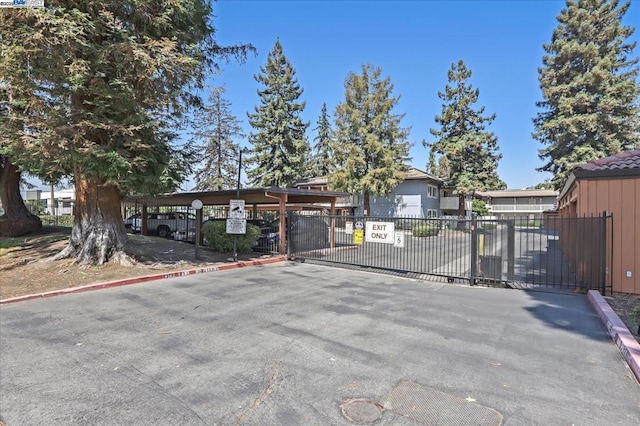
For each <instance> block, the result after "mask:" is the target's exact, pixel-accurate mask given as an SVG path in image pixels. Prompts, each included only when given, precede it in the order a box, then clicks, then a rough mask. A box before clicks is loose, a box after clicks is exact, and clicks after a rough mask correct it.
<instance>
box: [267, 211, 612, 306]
mask: <svg viewBox="0 0 640 426" xmlns="http://www.w3.org/2000/svg"><path fill="white" fill-rule="evenodd" d="M611 227H612V217H611V216H607V215H603V216H601V217H580V218H562V217H550V218H545V219H544V220H540V219H538V220H530V219H526V218H516V219H483V218H480V219H476V218H473V219H434V218H426V219H425V218H392V217H371V216H369V217H359V216H322V215H301V214H296V213H290V214H289V215H288V220H287V243H288V244H287V246H288V252H289V255H290V256H291V257H297V258H304V259H312V260H315V261H319V262H328V263H332V264H341V265H350V266H357V267H366V268H376V269H382V270H390V271H403V272H411V273H416V274H420V275H422V276H424V277H429V276H431V277H437V278H446V279H448V280H449V281H454V280H468V281H469V282H471V283H472V284H500V285H507V286H511V287H518V288H531V289H539V288H553V289H565V290H578V291H586V290H589V289H597V290H600V291H601V292H603V294H604V293H606V291H607V290H608V291H609V292H610V291H611V288H612V285H611V277H610V274H608V273H607V271H609V270H610V269H611V268H610V265H611V260H612V249H611V247H612V242H611ZM274 248H275V246H274Z"/></svg>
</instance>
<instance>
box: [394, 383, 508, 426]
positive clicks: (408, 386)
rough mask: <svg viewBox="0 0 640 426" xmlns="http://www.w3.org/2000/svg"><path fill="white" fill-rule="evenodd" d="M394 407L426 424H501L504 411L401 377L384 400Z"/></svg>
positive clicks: (494, 425) (484, 425)
mask: <svg viewBox="0 0 640 426" xmlns="http://www.w3.org/2000/svg"><path fill="white" fill-rule="evenodd" d="M382 406H383V407H384V409H385V410H389V411H393V412H394V413H396V414H399V415H401V416H404V417H408V418H410V419H412V420H414V421H416V422H418V423H420V424H425V425H433V426H439V425H475V426H500V425H501V424H502V414H500V413H499V412H497V411H496V410H494V409H493V408H489V407H485V406H483V405H480V404H476V403H475V402H469V401H468V400H466V399H463V398H458V397H457V396H453V395H449V394H447V393H444V392H440V391H437V390H435V389H431V388H428V387H424V386H421V385H418V384H416V383H410V382H405V381H402V382H400V383H398V386H396V387H395V388H393V389H392V390H391V392H389V394H388V395H387V396H386V397H385V398H384V400H383V401H382Z"/></svg>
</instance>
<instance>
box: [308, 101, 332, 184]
mask: <svg viewBox="0 0 640 426" xmlns="http://www.w3.org/2000/svg"><path fill="white" fill-rule="evenodd" d="M313 130H315V131H316V137H315V138H314V139H313V140H314V141H315V146H314V151H315V154H314V155H312V157H311V168H310V169H311V175H312V176H327V175H329V174H330V173H331V172H333V171H334V170H335V169H336V159H335V155H334V151H335V138H334V135H333V129H332V128H331V122H330V120H329V113H328V112H327V104H326V103H323V104H322V110H321V111H320V117H319V118H318V127H316V128H315V129H313Z"/></svg>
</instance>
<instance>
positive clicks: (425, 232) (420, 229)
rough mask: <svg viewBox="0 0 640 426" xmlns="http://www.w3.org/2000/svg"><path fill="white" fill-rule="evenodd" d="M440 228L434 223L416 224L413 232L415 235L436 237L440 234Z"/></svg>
mask: <svg viewBox="0 0 640 426" xmlns="http://www.w3.org/2000/svg"><path fill="white" fill-rule="evenodd" d="M439 232H440V229H439V228H438V227H437V226H433V225H418V226H414V227H413V230H412V234H413V236H414V237H434V236H436V235H438V233H439Z"/></svg>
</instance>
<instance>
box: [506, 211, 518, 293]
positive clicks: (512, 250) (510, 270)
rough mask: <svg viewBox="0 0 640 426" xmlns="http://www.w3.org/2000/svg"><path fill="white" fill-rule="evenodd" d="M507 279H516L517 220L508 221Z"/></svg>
mask: <svg viewBox="0 0 640 426" xmlns="http://www.w3.org/2000/svg"><path fill="white" fill-rule="evenodd" d="M507 256H509V257H508V258H507V281H513V280H514V279H515V264H516V262H515V260H516V220H515V219H509V220H508V221H507Z"/></svg>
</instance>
